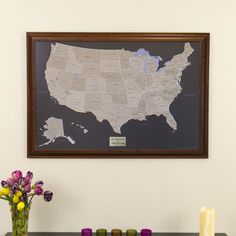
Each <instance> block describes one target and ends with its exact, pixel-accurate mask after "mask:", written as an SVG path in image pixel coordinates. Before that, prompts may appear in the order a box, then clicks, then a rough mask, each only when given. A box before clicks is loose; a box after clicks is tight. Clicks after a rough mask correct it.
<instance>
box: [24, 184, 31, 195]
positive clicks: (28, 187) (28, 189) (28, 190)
mask: <svg viewBox="0 0 236 236" xmlns="http://www.w3.org/2000/svg"><path fill="white" fill-rule="evenodd" d="M24 189H25V191H26V192H27V193H29V192H30V191H31V185H30V184H27V185H25V187H24Z"/></svg>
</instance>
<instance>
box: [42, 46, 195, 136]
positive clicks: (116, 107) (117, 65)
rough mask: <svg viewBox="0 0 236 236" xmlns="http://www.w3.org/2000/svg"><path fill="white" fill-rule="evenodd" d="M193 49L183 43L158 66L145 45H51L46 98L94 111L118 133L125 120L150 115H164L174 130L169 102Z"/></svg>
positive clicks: (174, 93)
mask: <svg viewBox="0 0 236 236" xmlns="http://www.w3.org/2000/svg"><path fill="white" fill-rule="evenodd" d="M193 51H194V50H193V48H192V47H191V45H190V43H185V44H184V48H183V51H182V53H180V54H177V55H173V57H172V59H171V60H169V61H167V62H165V64H164V66H163V67H161V68H159V62H160V61H161V60H162V58H161V57H160V56H158V55H154V56H152V55H150V53H149V52H148V51H147V50H145V49H144V48H141V49H139V50H138V51H136V52H132V51H129V50H125V49H117V50H114V49H112V50H105V49H91V48H83V47H75V46H69V45H65V44H61V43H56V44H55V45H53V44H52V45H51V53H50V56H49V59H48V62H47V65H46V70H45V78H46V82H47V86H48V90H49V93H50V96H52V97H53V98H55V99H56V100H57V101H58V103H59V104H60V105H65V106H67V107H69V108H70V109H73V110H74V111H76V112H82V113H86V112H92V113H93V114H94V115H95V116H96V119H97V120H98V121H100V122H102V121H103V120H107V121H108V122H109V123H110V125H111V127H112V128H113V130H114V132H115V133H117V134H120V133H121V126H122V125H124V124H125V123H126V122H128V121H129V120H132V119H134V120H145V117H147V116H150V115H157V116H160V115H163V116H164V117H165V118H166V122H167V124H168V125H169V126H170V127H171V128H172V129H173V130H176V129H177V123H176V121H175V119H174V117H173V116H172V114H171V113H170V105H171V103H172V102H173V101H174V99H175V98H176V97H177V95H178V94H180V93H181V91H182V87H181V85H180V82H181V76H182V72H183V70H184V69H185V68H186V67H187V66H188V65H190V62H189V60H188V58H189V56H190V55H191V54H192V53H193ZM55 121H56V119H55ZM50 122H51V123H53V119H51V120H50ZM56 122H57V123H58V121H56ZM51 127H55V126H54V125H53V124H51ZM47 133H48V130H47ZM54 133H56V132H55V131H54ZM61 133H63V132H61ZM45 134H46V133H45ZM60 136H63V135H62V134H61V135H60ZM51 138H52V137H51ZM51 138H50V139H51Z"/></svg>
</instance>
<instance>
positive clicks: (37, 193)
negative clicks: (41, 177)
mask: <svg viewBox="0 0 236 236" xmlns="http://www.w3.org/2000/svg"><path fill="white" fill-rule="evenodd" d="M34 193H35V194H36V195H38V196H39V195H42V194H43V188H42V187H40V186H36V187H35V189H34Z"/></svg>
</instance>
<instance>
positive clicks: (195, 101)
mask: <svg viewBox="0 0 236 236" xmlns="http://www.w3.org/2000/svg"><path fill="white" fill-rule="evenodd" d="M55 43H56V42H40V41H38V42H35V44H34V48H35V52H36V54H35V55H36V58H35V59H36V137H35V138H36V143H37V145H40V144H43V143H46V142H47V141H48V140H47V139H46V138H45V137H44V136H43V132H44V130H45V129H44V128H43V126H44V125H45V121H46V120H47V119H48V118H49V117H55V118H58V119H62V120H63V126H64V133H65V136H70V137H71V138H72V139H73V140H74V141H75V142H76V143H75V144H71V143H70V142H69V141H68V140H67V139H66V138H57V139H56V140H55V142H54V143H50V144H49V145H45V146H42V147H38V149H40V150H43V149H46V150H50V149H68V150H75V149H120V148H119V147H109V137H110V136H125V137H126V140H127V146H126V147H121V149H157V150H159V149H160V150H163V149H171V150H196V149H198V148H199V99H200V95H199V93H200V91H199V84H200V64H201V55H200V43H197V42H194V43H193V42H191V47H192V48H193V49H194V52H193V54H192V55H191V56H190V57H189V61H190V62H191V65H190V66H188V67H187V68H186V69H185V70H184V71H183V75H182V80H181V87H182V89H183V91H182V92H181V93H180V94H179V95H178V96H177V97H176V98H175V100H174V101H173V103H172V104H171V105H170V112H171V114H172V115H173V117H174V118H175V120H176V122H177V130H176V131H175V132H173V130H172V128H171V127H170V126H169V125H168V124H167V123H166V120H165V117H164V116H162V115H161V116H159V117H157V116H156V115H151V116H148V117H146V121H138V120H130V121H128V122H127V123H125V124H124V125H123V126H122V127H121V134H116V133H114V132H113V129H112V127H111V126H110V124H109V122H108V121H107V120H104V121H103V122H98V121H97V120H96V117H95V116H94V115H93V114H92V113H91V112H87V113H79V112H75V111H73V110H72V109H70V108H68V107H66V106H63V105H59V104H58V102H57V100H56V99H54V98H52V97H50V94H49V91H48V88H47V83H46V80H45V74H44V72H45V70H46V63H47V61H48V58H49V56H50V51H51V44H55ZM61 43H64V44H67V45H72V46H78V47H85V48H95V49H122V48H124V49H125V50H129V51H132V52H135V51H137V50H138V49H140V48H144V49H146V50H148V52H149V53H150V55H151V56H160V57H162V59H163V61H162V62H160V68H161V67H163V65H164V63H165V62H167V61H169V60H171V58H172V57H173V56H174V55H176V54H179V53H181V52H183V50H184V43H185V42H70V43H68V42H61ZM73 122H74V123H77V124H80V125H82V126H84V127H85V128H86V129H87V130H88V133H87V134H84V132H83V129H79V128H78V127H76V126H75V125H74V124H72V123H73Z"/></svg>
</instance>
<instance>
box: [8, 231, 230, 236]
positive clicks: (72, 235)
mask: <svg viewBox="0 0 236 236" xmlns="http://www.w3.org/2000/svg"><path fill="white" fill-rule="evenodd" d="M95 235H96V234H95V233H93V236H95ZM139 235H140V234H138V236H139ZM152 235H153V236H199V233H173V232H171V233H167V232H165V233H152ZM5 236H11V232H8V233H6V235H5ZM28 236H81V233H80V232H78V233H77V232H29V233H28ZM108 236H110V232H108ZM123 236H125V233H123ZM215 236H227V234H225V233H216V234H215Z"/></svg>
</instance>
